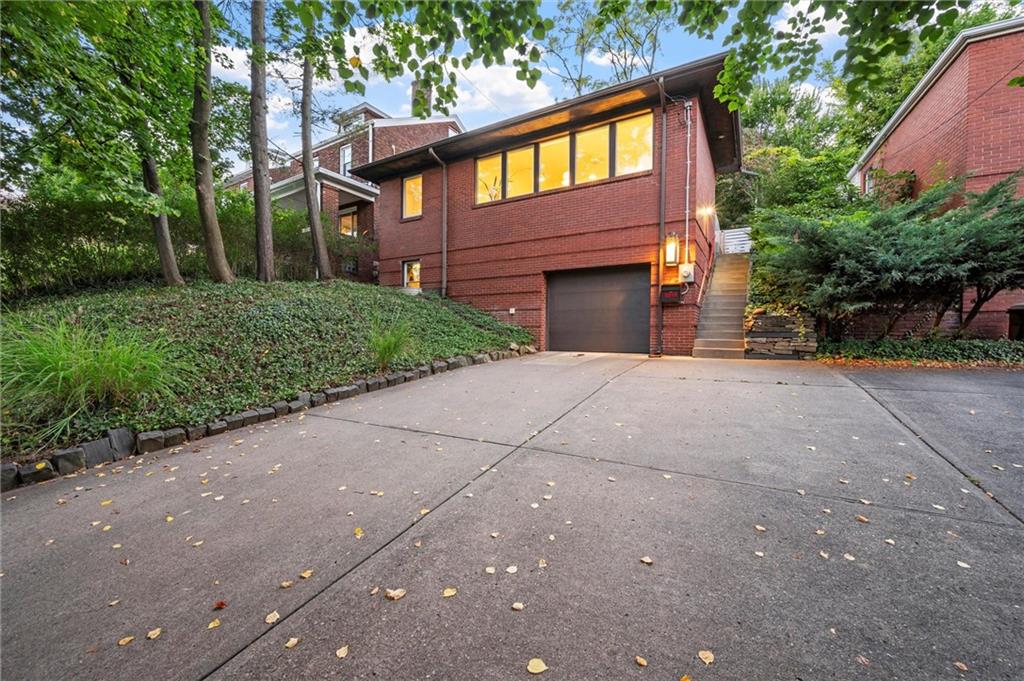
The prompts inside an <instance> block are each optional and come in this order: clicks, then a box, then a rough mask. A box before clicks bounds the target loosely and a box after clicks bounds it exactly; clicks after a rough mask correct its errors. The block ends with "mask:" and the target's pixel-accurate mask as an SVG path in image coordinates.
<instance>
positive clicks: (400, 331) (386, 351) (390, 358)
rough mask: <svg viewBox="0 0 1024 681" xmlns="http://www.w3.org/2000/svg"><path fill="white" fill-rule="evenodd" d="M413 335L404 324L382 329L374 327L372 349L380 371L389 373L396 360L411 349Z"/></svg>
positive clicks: (371, 337) (371, 333)
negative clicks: (410, 343)
mask: <svg viewBox="0 0 1024 681" xmlns="http://www.w3.org/2000/svg"><path fill="white" fill-rule="evenodd" d="M411 340H412V334H411V333H410V331H409V326H408V325H407V324H404V323H402V322H399V323H397V324H392V325H390V326H388V327H386V328H385V327H382V326H380V325H379V324H377V325H374V328H373V330H372V331H371V332H370V349H371V350H372V351H373V357H374V360H375V361H376V363H377V368H378V369H379V370H380V371H387V370H388V369H390V368H391V365H392V364H394V362H395V360H396V359H398V357H399V356H401V354H402V353H403V352H405V351H406V349H407V348H408V347H409V342H410V341H411Z"/></svg>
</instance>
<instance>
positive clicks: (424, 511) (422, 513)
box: [420, 508, 430, 515]
mask: <svg viewBox="0 0 1024 681" xmlns="http://www.w3.org/2000/svg"><path fill="white" fill-rule="evenodd" d="M428 513H430V509H429V508H421V509H420V515H426V514H428Z"/></svg>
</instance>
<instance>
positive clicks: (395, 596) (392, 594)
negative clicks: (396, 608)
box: [384, 589, 405, 601]
mask: <svg viewBox="0 0 1024 681" xmlns="http://www.w3.org/2000/svg"><path fill="white" fill-rule="evenodd" d="M404 595H405V589H385V590H384V598H386V599H388V600H389V601H397V600H399V599H401V598H402V596H404Z"/></svg>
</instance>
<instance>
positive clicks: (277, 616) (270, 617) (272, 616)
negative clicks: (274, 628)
mask: <svg viewBox="0 0 1024 681" xmlns="http://www.w3.org/2000/svg"><path fill="white" fill-rule="evenodd" d="M279 619H281V615H280V614H279V613H278V612H277V610H275V611H274V612H272V613H270V614H269V615H267V616H266V617H264V618H263V621H264V622H266V623H267V624H273V623H274V622H276V621H277V620H279Z"/></svg>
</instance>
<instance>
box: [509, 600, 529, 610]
mask: <svg viewBox="0 0 1024 681" xmlns="http://www.w3.org/2000/svg"><path fill="white" fill-rule="evenodd" d="M525 607H526V606H525V605H523V604H522V603H520V602H519V601H516V602H515V603H513V604H512V609H513V610H515V611H516V612H519V611H521V610H522V609H523V608H525Z"/></svg>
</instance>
